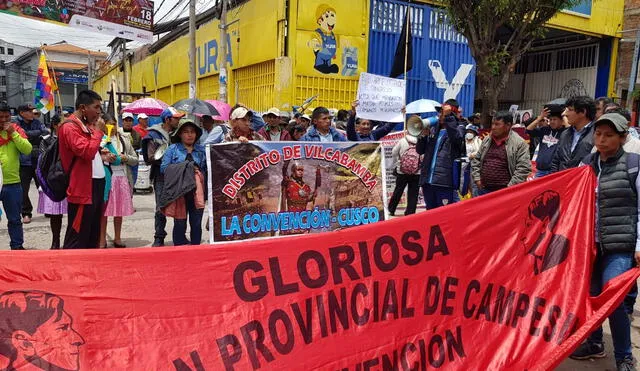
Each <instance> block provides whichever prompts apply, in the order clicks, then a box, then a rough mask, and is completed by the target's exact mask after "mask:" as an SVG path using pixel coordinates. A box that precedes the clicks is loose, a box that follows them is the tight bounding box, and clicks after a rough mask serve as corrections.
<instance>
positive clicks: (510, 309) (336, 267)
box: [0, 167, 639, 371]
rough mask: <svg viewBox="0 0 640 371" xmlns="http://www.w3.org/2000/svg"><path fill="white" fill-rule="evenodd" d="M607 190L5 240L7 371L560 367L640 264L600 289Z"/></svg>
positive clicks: (545, 181) (515, 191)
mask: <svg viewBox="0 0 640 371" xmlns="http://www.w3.org/2000/svg"><path fill="white" fill-rule="evenodd" d="M594 187H595V178H594V176H593V174H592V173H591V170H590V169H589V168H588V167H583V168H580V169H574V170H571V171H568V172H563V173H560V174H558V175H555V176H549V177H545V178H542V179H540V180H536V181H533V182H528V183H526V184H522V185H519V186H516V187H513V188H509V189H508V190H506V191H503V192H498V193H495V194H491V195H488V196H484V197H479V198H475V199H472V200H469V201H466V202H463V203H459V204H455V205H451V206H448V207H445V208H442V209H439V210H435V211H429V212H425V213H421V214H418V215H414V216H410V217H404V218H399V219H394V220H391V221H387V222H383V223H377V224H371V225H366V226H362V227H357V228H352V229H346V230H343V231H338V232H329V233H325V234H315V235H301V236H291V237H285V238H281V239H271V240H269V239H267V240H260V241H251V242H241V243H228V244H221V245H216V246H215V247H213V246H201V247H181V248H154V249H151V248H148V249H126V250H103V251H26V252H15V251H12V252H2V253H1V254H0V258H1V259H2V261H3V262H5V263H4V264H3V266H2V268H0V290H1V292H2V294H0V334H2V335H1V337H0V338H1V340H0V341H2V344H0V355H2V356H3V358H2V362H0V368H3V369H4V368H8V369H16V370H20V369H23V368H22V367H25V369H33V368H34V367H33V366H36V367H39V369H56V370H58V369H66V370H124V369H128V370H182V371H186V370H224V369H227V370H248V369H249V370H250V369H272V370H294V369H296V370H311V369H323V370H341V371H342V370H369V369H372V370H373V369H375V370H384V369H397V370H427V369H429V370H430V369H434V368H440V369H459V370H487V369H490V370H496V369H510V370H525V369H527V370H538V369H540V370H542V369H551V368H553V367H555V366H556V365H558V364H559V363H560V362H562V361H563V360H564V359H565V358H566V357H567V356H568V354H569V353H570V352H571V351H572V349H574V348H575V347H576V346H577V345H578V344H579V342H580V341H581V340H582V339H584V338H585V337H586V336H587V335H588V333H589V332H590V331H591V330H592V329H593V328H594V327H595V326H596V325H597V324H598V323H600V322H601V321H602V320H603V319H604V318H605V317H606V316H607V315H608V313H610V312H611V311H612V310H613V308H614V306H615V305H616V303H619V302H620V301H621V300H622V297H623V296H624V294H625V292H626V291H627V290H628V288H629V287H630V285H631V284H632V282H633V280H634V278H636V277H637V276H638V275H639V271H638V270H637V269H634V270H632V271H630V272H628V273H627V274H625V275H623V276H621V277H619V278H618V279H615V280H614V281H612V282H611V283H610V285H608V286H607V287H606V288H605V291H604V292H603V294H602V295H601V296H599V297H597V298H590V297H589V287H588V286H589V285H588V282H589V279H588V277H589V276H590V273H591V266H592V261H593V260H594V257H595V249H594V248H593V247H592V246H593V226H594V192H593V190H594ZM541 354H544V357H540V355H541ZM394 367H396V368H394Z"/></svg>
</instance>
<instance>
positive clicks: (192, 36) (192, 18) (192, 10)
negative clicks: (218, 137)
mask: <svg viewBox="0 0 640 371" xmlns="http://www.w3.org/2000/svg"><path fill="white" fill-rule="evenodd" d="M195 97H196V0H189V98H192V99H193V98H195Z"/></svg>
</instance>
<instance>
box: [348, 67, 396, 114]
mask: <svg viewBox="0 0 640 371" xmlns="http://www.w3.org/2000/svg"><path fill="white" fill-rule="evenodd" d="M405 86H406V81H404V80H400V79H392V78H390V77H385V76H378V75H373V74H370V73H366V72H363V73H361V74H360V83H359V84H358V101H359V102H360V104H359V105H358V108H357V111H358V112H357V113H358V117H359V118H362V119H367V120H377V121H384V122H404V115H403V114H402V106H404V104H405V94H406V90H405Z"/></svg>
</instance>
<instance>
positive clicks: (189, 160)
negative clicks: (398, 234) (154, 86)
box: [0, 91, 640, 370]
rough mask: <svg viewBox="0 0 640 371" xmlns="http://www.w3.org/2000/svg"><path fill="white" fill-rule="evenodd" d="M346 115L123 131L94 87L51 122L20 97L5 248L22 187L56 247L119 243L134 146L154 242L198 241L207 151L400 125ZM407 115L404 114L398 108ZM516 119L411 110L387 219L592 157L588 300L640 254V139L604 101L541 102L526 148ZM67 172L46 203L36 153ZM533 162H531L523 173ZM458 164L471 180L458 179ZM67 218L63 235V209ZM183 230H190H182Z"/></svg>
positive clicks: (353, 137)
mask: <svg viewBox="0 0 640 371" xmlns="http://www.w3.org/2000/svg"><path fill="white" fill-rule="evenodd" d="M357 107H358V102H357V101H356V102H354V103H353V104H352V107H351V110H350V111H346V110H340V111H338V110H333V109H332V110H329V109H327V108H324V107H317V108H315V109H313V110H312V112H311V115H307V114H305V113H299V114H295V115H294V116H293V117H290V116H289V115H288V113H286V112H281V111H280V110H278V109H277V108H271V109H269V110H268V111H266V112H265V113H264V114H263V115H262V116H261V117H259V116H258V114H257V113H256V112H255V111H253V110H251V109H250V108H248V107H245V106H243V105H236V106H235V107H232V109H231V111H230V113H229V117H228V120H219V119H216V118H214V117H211V116H203V117H192V116H188V115H185V114H184V113H182V112H179V111H177V110H175V109H174V108H173V107H169V108H167V109H165V110H164V112H162V114H161V115H160V119H161V120H162V122H161V123H160V124H158V125H155V126H149V125H148V119H149V117H148V116H146V115H144V114H141V115H138V117H137V119H138V124H137V125H135V126H134V115H132V114H129V113H124V114H123V115H122V116H121V119H122V126H121V127H120V126H119V125H118V123H117V120H116V118H113V117H109V116H108V115H104V114H103V113H102V98H101V97H100V96H99V95H98V94H97V93H95V92H93V91H82V92H80V93H79V94H78V96H77V100H76V105H75V109H76V110H75V112H73V113H70V114H69V115H65V117H62V118H60V117H58V116H54V117H53V118H52V119H51V125H50V127H49V128H47V127H45V125H44V124H43V123H42V122H41V121H40V120H39V119H38V117H37V116H38V115H39V113H38V111H36V110H34V109H33V108H32V107H30V106H28V105H25V106H21V107H19V108H18V115H19V116H18V119H17V121H16V122H12V121H11V119H10V118H11V116H10V110H9V108H8V107H6V106H0V165H1V166H2V191H1V193H0V201H2V204H3V207H4V210H5V212H6V218H7V221H8V232H9V240H10V241H9V245H10V247H11V249H13V250H21V249H24V238H23V230H22V225H23V223H24V224H28V223H30V222H31V219H32V217H33V214H32V213H33V206H32V205H33V204H32V202H31V200H30V199H29V188H30V185H31V183H32V181H35V185H36V187H38V188H39V190H40V192H39V201H38V206H37V212H39V213H42V214H44V215H45V216H46V217H47V218H49V220H50V226H51V232H52V242H51V248H52V249H58V248H64V249H73V248H99V247H106V246H107V241H106V226H107V220H108V218H109V217H112V218H113V222H114V230H115V235H114V239H113V241H112V243H113V246H114V247H125V244H124V243H123V241H122V239H121V230H122V224H123V218H124V217H128V216H131V215H133V214H134V212H135V208H134V205H133V185H134V183H135V178H136V176H137V166H138V161H139V159H138V153H137V152H136V151H140V152H141V154H142V157H143V158H144V161H145V162H146V163H147V164H148V165H149V166H150V180H151V182H152V184H153V188H154V191H155V200H156V212H155V222H154V223H155V232H154V241H153V246H164V245H165V238H166V236H167V232H166V230H165V229H166V221H167V217H172V218H174V228H173V233H172V237H173V244H174V245H189V244H190V245H198V244H200V242H201V240H202V218H203V210H204V208H205V204H206V202H207V199H206V198H207V192H206V182H205V179H206V172H207V165H206V152H205V146H206V145H209V144H217V143H224V142H240V143H247V142H250V141H310V142H344V141H358V142H361V141H377V140H380V139H381V138H382V137H384V136H385V135H387V134H388V133H389V132H391V131H392V130H393V128H394V127H395V124H394V123H386V122H374V121H371V120H368V119H363V118H359V117H357V114H356V111H357ZM403 113H404V112H403ZM513 118H514V116H513V114H512V113H509V112H497V113H495V114H494V115H493V117H492V120H491V126H490V130H489V132H488V135H486V136H485V137H484V138H481V137H480V135H479V134H480V118H479V116H478V115H474V116H472V117H469V118H464V117H462V113H461V109H460V107H459V105H458V103H457V102H456V101H455V100H448V101H446V102H444V103H443V104H442V106H441V107H438V112H437V116H436V117H435V118H431V119H423V118H422V117H420V116H418V115H409V116H408V117H407V126H408V127H418V128H420V133H419V134H417V135H416V133H415V132H414V133H413V134H410V131H406V132H405V135H404V137H403V138H402V139H400V140H399V141H398V143H397V144H396V145H395V147H394V148H393V151H392V159H393V161H392V162H393V164H392V166H391V168H390V169H389V170H390V171H392V173H393V174H394V175H395V177H396V189H395V190H394V192H393V195H392V197H391V198H390V200H389V205H388V210H389V212H390V213H391V215H394V214H395V212H396V209H397V207H398V203H399V201H400V199H401V197H402V195H403V193H404V192H405V188H408V192H407V207H406V209H405V215H409V214H413V213H415V212H416V207H417V202H418V199H419V193H420V191H422V195H423V197H424V202H425V206H426V208H427V209H435V208H438V207H442V206H446V205H449V204H453V203H456V202H458V201H460V199H462V198H465V197H478V196H482V195H486V194H489V193H492V192H496V191H500V190H503V189H505V188H509V187H512V186H515V185H518V184H521V183H523V182H525V181H526V180H527V179H528V178H531V177H533V178H540V177H544V176H547V175H549V174H552V173H555V172H558V171H562V170H565V169H569V168H574V167H578V166H590V167H592V168H593V171H594V172H595V174H597V176H598V190H597V205H596V206H597V208H596V209H597V210H596V212H597V223H596V226H595V230H596V233H595V236H596V241H597V250H598V258H597V260H596V266H595V269H594V272H593V277H592V294H593V295H597V294H598V293H599V292H600V290H601V289H602V287H603V286H604V285H605V284H606V283H607V282H608V281H609V280H611V279H612V278H614V277H616V276H618V275H620V274H622V273H624V272H625V271H627V270H629V269H631V268H632V267H633V266H635V265H636V264H637V263H639V262H640V239H639V238H638V237H639V236H638V233H637V225H638V215H639V214H640V202H639V201H638V192H639V191H640V179H638V177H637V175H638V167H639V164H640V160H639V158H640V155H638V154H640V139H638V134H637V132H636V131H635V129H634V128H630V127H629V122H630V116H629V114H628V112H627V111H625V110H623V109H621V108H620V107H619V106H618V105H617V104H615V103H613V102H612V101H611V100H610V99H607V98H599V99H597V100H594V99H593V98H590V97H586V96H579V97H573V98H570V99H568V100H567V101H566V104H563V105H558V104H549V105H546V106H545V107H544V109H543V110H542V111H541V112H540V114H539V116H537V117H535V118H532V119H531V120H529V121H527V122H525V123H523V125H524V130H526V133H527V134H528V136H529V137H530V144H527V142H526V141H525V140H524V139H523V138H522V136H521V135H519V134H517V133H516V132H515V130H514V129H513V128H514V120H513ZM53 144H55V145H57V146H58V150H59V157H60V162H61V164H62V167H63V169H64V170H65V171H66V172H67V173H68V174H69V175H68V177H69V181H68V189H67V198H66V199H65V200H63V201H60V202H55V201H53V200H51V199H50V198H49V197H47V195H46V194H45V193H43V192H42V188H41V187H40V185H39V184H38V177H37V176H36V173H37V165H38V158H39V156H40V155H42V153H44V152H45V151H48V150H49V148H50V147H51V146H52V145H53ZM532 159H533V160H534V163H535V165H536V171H535V173H534V174H532ZM465 173H466V175H467V178H468V181H466V182H465ZM65 214H66V215H67V216H68V226H67V229H66V233H65V235H64V241H63V243H61V232H62V231H61V229H62V218H63V215H65ZM187 224H188V225H189V230H190V234H189V238H187V236H186V232H187ZM636 293H637V289H636V290H635V291H632V293H630V294H629V296H628V297H627V299H626V300H625V303H624V305H621V306H620V307H619V308H617V309H616V310H615V311H614V312H613V313H612V314H611V316H610V317H609V320H610V325H611V330H612V335H613V343H614V344H613V345H614V352H615V358H616V361H617V366H618V369H619V370H632V369H634V368H633V361H632V357H631V340H630V317H629V314H630V313H633V304H634V303H635V296H636ZM603 356H604V346H603V340H602V330H601V329H598V330H596V331H595V332H594V333H593V334H592V335H591V336H590V337H589V339H588V340H587V341H586V342H585V343H584V344H582V345H581V346H580V347H579V348H578V349H577V350H576V351H575V352H574V354H573V355H572V357H573V358H575V359H590V358H599V357H603Z"/></svg>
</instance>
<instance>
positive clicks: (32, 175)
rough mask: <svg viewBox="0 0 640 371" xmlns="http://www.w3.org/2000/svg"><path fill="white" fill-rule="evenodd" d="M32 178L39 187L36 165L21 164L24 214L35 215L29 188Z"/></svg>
mask: <svg viewBox="0 0 640 371" xmlns="http://www.w3.org/2000/svg"><path fill="white" fill-rule="evenodd" d="M31 179H33V180H34V182H35V183H36V188H37V187H38V176H37V175H36V167H35V166H20V183H22V216H28V217H29V218H31V217H32V216H33V205H32V204H31V200H30V199H29V188H30V187H31Z"/></svg>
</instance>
